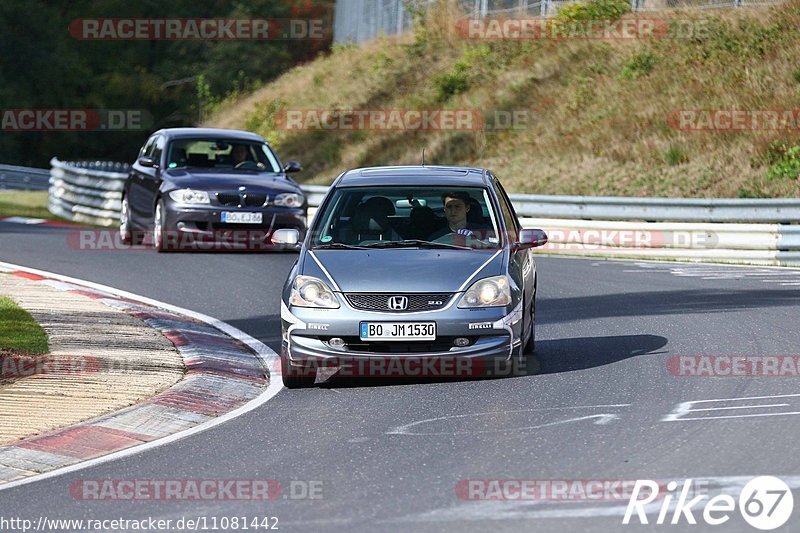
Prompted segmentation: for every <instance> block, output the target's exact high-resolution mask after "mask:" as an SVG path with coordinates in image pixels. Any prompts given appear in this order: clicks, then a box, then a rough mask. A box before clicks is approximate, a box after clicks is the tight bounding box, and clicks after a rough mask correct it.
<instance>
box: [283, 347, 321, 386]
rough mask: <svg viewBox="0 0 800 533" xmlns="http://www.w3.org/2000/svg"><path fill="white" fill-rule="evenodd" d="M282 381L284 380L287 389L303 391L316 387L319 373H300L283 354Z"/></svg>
mask: <svg viewBox="0 0 800 533" xmlns="http://www.w3.org/2000/svg"><path fill="white" fill-rule="evenodd" d="M281 379H282V380H283V386H284V387H286V388H287V389H302V388H306V387H311V386H313V385H314V382H315V381H316V380H317V373H316V372H313V373H309V375H306V374H304V373H302V372H298V371H297V370H296V369H294V368H292V365H290V364H289V358H288V357H287V356H286V355H284V354H281Z"/></svg>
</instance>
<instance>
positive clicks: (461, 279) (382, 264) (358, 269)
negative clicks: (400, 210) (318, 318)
mask: <svg viewBox="0 0 800 533" xmlns="http://www.w3.org/2000/svg"><path fill="white" fill-rule="evenodd" d="M498 252H499V251H498V250H442V249H436V250H426V249H422V250H420V249H393V250H392V249H389V250H313V251H310V252H308V255H307V257H306V258H305V260H304V263H303V274H305V275H307V276H314V277H318V278H320V279H322V280H325V281H326V282H330V279H329V277H328V276H330V278H333V281H334V283H335V284H336V286H338V288H339V290H341V291H342V292H456V291H458V290H459V289H461V288H462V286H463V285H464V284H465V283H466V282H467V280H469V279H470V278H471V277H472V276H473V274H477V275H476V276H475V278H474V279H475V280H477V279H480V278H484V277H488V276H497V275H499V274H502V273H503V264H502V262H503V254H502V253H498ZM473 281H474V280H473ZM333 289H334V290H336V288H335V287H333ZM465 289H466V287H464V288H463V289H462V290H465Z"/></svg>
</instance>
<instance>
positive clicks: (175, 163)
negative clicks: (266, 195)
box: [167, 139, 281, 172]
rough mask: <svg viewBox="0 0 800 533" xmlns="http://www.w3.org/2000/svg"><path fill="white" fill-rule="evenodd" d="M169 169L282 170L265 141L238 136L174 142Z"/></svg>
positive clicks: (168, 158) (169, 156)
mask: <svg viewBox="0 0 800 533" xmlns="http://www.w3.org/2000/svg"><path fill="white" fill-rule="evenodd" d="M167 168H208V169H225V170H237V171H250V172H253V171H255V172H280V171H281V168H280V165H279V164H278V158H277V157H275V154H274V153H273V152H272V150H271V149H270V147H269V146H268V145H266V144H264V143H258V142H252V141H244V140H241V141H240V140H236V139H224V140H223V139H178V140H175V141H172V143H171V144H170V147H169V153H168V155H167Z"/></svg>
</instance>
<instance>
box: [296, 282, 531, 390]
mask: <svg viewBox="0 0 800 533" xmlns="http://www.w3.org/2000/svg"><path fill="white" fill-rule="evenodd" d="M459 297H460V295H457V296H456V297H455V299H456V301H457V299H458V298H459ZM341 300H344V299H343V298H340V301H341ZM521 318H522V312H521V304H519V305H517V306H516V307H515V308H513V309H512V308H510V307H508V308H506V307H502V308H487V309H459V308H457V307H456V305H455V304H454V305H452V306H450V307H449V308H446V309H443V310H440V311H433V312H423V313H402V314H399V313H381V312H363V311H359V310H355V309H352V308H349V306H347V305H346V304H343V306H342V308H340V309H311V308H303V307H291V308H290V307H288V306H287V305H286V304H285V303H282V312H281V321H282V325H283V328H282V329H283V334H282V354H283V356H284V358H285V360H286V361H287V362H288V363H289V364H290V365H291V366H292V368H294V369H298V371H306V372H315V371H317V370H319V369H334V370H336V372H333V373H335V374H337V375H339V376H342V375H347V376H352V377H368V376H369V377H391V376H393V375H400V374H403V375H407V374H409V373H410V374H411V375H415V376H420V375H423V376H432V377H447V376H450V375H452V376H453V377H459V378H464V377H473V376H475V377H477V376H486V375H499V374H501V373H502V372H501V370H502V368H505V366H503V365H501V366H500V367H498V366H497V365H498V363H503V362H505V363H509V362H511V361H512V359H513V356H514V354H517V353H518V352H519V350H520V346H521V340H520V339H521V338H522V332H523V330H522V323H523V322H522V320H521ZM361 322H436V337H437V340H436V341H431V342H429V341H392V342H365V341H361V340H360V339H359V336H358V332H359V327H360V323H361ZM457 337H464V338H467V339H469V340H470V344H469V345H468V346H461V347H459V346H455V345H454V344H453V342H452V341H453V340H454V339H455V338H457ZM332 338H339V339H343V340H344V341H345V345H344V346H335V345H332V344H331V343H330V339H332ZM342 369H344V371H342Z"/></svg>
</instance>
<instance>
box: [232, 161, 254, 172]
mask: <svg viewBox="0 0 800 533" xmlns="http://www.w3.org/2000/svg"><path fill="white" fill-rule="evenodd" d="M233 168H234V169H236V170H258V163H256V162H255V161H242V162H240V163H237V164H236V166H234V167H233Z"/></svg>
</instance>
